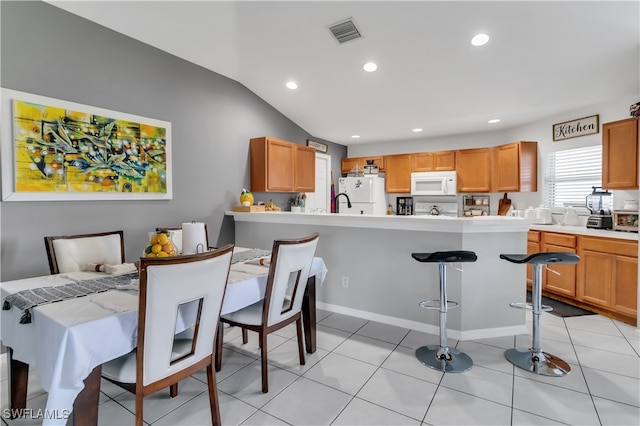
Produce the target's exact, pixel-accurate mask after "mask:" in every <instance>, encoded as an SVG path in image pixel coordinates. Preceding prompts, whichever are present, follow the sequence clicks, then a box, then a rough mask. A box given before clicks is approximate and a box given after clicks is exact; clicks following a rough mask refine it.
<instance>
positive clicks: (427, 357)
mask: <svg viewBox="0 0 640 426" xmlns="http://www.w3.org/2000/svg"><path fill="white" fill-rule="evenodd" d="M448 352H449V356H447V354H446V351H443V350H442V348H441V347H440V346H438V345H428V346H421V347H419V348H418V349H416V358H418V361H420V362H421V363H423V364H424V365H426V366H427V367H430V368H433V369H434V370H439V371H442V372H445V373H462V372H464V371H469V370H471V367H473V361H472V360H471V357H470V356H469V355H467V354H465V353H464V352H460V351H459V350H457V349H454V348H448Z"/></svg>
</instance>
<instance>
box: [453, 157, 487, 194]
mask: <svg viewBox="0 0 640 426" xmlns="http://www.w3.org/2000/svg"><path fill="white" fill-rule="evenodd" d="M456 171H457V172H458V192H491V149H490V148H476V149H461V150H459V151H458V152H457V153H456Z"/></svg>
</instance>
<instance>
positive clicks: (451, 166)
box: [411, 151, 456, 172]
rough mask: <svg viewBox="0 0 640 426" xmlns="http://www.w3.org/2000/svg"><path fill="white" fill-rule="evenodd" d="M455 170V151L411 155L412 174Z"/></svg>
mask: <svg viewBox="0 0 640 426" xmlns="http://www.w3.org/2000/svg"><path fill="white" fill-rule="evenodd" d="M455 169H456V152H455V151H438V152H418V153H415V154H411V171H412V172H439V171H452V170H455Z"/></svg>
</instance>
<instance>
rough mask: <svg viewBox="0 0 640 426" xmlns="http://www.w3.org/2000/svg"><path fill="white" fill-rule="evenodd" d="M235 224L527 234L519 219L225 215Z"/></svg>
mask: <svg viewBox="0 0 640 426" xmlns="http://www.w3.org/2000/svg"><path fill="white" fill-rule="evenodd" d="M225 214H226V215H228V216H233V218H234V220H235V221H236V222H262V223H284V224H287V223H288V224H299V225H303V224H304V225H321V226H337V227H349V228H374V229H396V230H410V231H429V232H449V233H496V232H497V233H505V232H527V231H528V230H529V226H530V224H529V223H528V222H527V221H526V220H525V219H522V218H517V217H507V216H477V217H448V216H430V215H425V216H402V215H389V216H387V215H383V216H376V215H356V214H335V213H320V214H314V213H291V212H254V213H244V212H232V211H227V212H225Z"/></svg>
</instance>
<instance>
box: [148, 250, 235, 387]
mask: <svg viewBox="0 0 640 426" xmlns="http://www.w3.org/2000/svg"><path fill="white" fill-rule="evenodd" d="M232 254H233V245H228V246H225V247H223V248H221V249H219V250H216V251H211V252H206V253H200V254H194V255H188V256H179V257H175V258H169V259H166V258H165V259H155V258H152V259H147V258H145V259H141V263H140V313H139V315H140V317H139V325H138V333H139V336H138V349H139V351H138V359H137V363H138V369H137V370H138V374H142V377H140V376H139V377H138V379H137V381H138V382H140V381H141V382H142V385H143V386H147V385H149V384H150V383H155V382H157V381H159V380H162V379H163V378H166V377H169V376H171V375H172V374H174V373H176V372H179V371H181V370H184V369H185V368H188V367H190V366H192V365H194V364H197V363H198V362H199V361H201V360H203V359H204V358H206V357H212V356H213V350H214V339H215V335H216V331H217V327H218V319H219V317H220V310H221V308H222V301H223V299H224V293H225V289H226V286H227V278H228V275H229V266H230V264H231V256H232ZM190 302H194V303H195V304H196V305H198V309H197V312H198V314H197V318H196V325H195V328H194V338H193V342H192V343H191V350H190V351H188V353H187V354H184V353H180V354H179V355H177V354H176V353H174V352H173V344H174V335H175V332H176V319H177V315H178V309H179V307H180V306H181V305H183V304H187V303H190ZM140 348H143V350H142V351H140ZM140 352H142V353H140Z"/></svg>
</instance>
